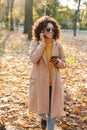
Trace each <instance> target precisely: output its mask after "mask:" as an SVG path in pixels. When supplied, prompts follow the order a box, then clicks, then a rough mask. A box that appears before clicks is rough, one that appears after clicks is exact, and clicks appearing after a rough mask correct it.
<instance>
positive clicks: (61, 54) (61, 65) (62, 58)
mask: <svg viewBox="0 0 87 130" xmlns="http://www.w3.org/2000/svg"><path fill="white" fill-rule="evenodd" d="M58 50H59V63H58V64H57V65H56V67H57V68H59V69H64V68H66V61H65V54H64V50H63V47H62V45H61V44H59V45H58Z"/></svg>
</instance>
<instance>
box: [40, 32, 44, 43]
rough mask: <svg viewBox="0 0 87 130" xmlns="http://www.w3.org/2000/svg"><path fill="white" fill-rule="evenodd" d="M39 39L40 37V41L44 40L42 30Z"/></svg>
mask: <svg viewBox="0 0 87 130" xmlns="http://www.w3.org/2000/svg"><path fill="white" fill-rule="evenodd" d="M40 39H41V40H42V41H45V39H44V33H43V32H42V33H40Z"/></svg>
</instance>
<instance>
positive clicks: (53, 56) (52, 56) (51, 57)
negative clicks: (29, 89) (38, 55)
mask: <svg viewBox="0 0 87 130" xmlns="http://www.w3.org/2000/svg"><path fill="white" fill-rule="evenodd" d="M52 58H55V59H57V58H59V56H52V57H51V59H52Z"/></svg>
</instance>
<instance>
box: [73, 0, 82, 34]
mask: <svg viewBox="0 0 87 130" xmlns="http://www.w3.org/2000/svg"><path fill="white" fill-rule="evenodd" d="M80 3H81V0H79V1H78V8H77V10H76V11H75V17H74V36H76V31H77V21H78V15H79V11H80Z"/></svg>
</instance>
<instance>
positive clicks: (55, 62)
mask: <svg viewBox="0 0 87 130" xmlns="http://www.w3.org/2000/svg"><path fill="white" fill-rule="evenodd" d="M50 62H51V63H53V64H54V66H56V65H57V64H58V63H59V58H51V59H50Z"/></svg>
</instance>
